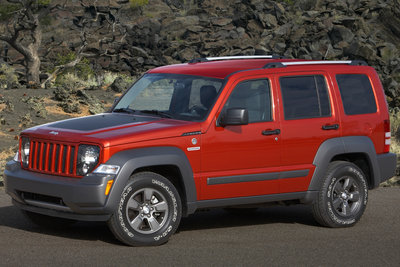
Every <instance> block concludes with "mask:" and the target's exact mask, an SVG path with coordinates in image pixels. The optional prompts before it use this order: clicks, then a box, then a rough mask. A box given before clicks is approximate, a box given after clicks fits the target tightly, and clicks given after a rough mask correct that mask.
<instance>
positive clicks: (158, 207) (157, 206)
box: [153, 201, 168, 211]
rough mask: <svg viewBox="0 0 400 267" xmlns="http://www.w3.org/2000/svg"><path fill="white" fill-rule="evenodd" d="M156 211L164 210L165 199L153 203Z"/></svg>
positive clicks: (165, 207)
mask: <svg viewBox="0 0 400 267" xmlns="http://www.w3.org/2000/svg"><path fill="white" fill-rule="evenodd" d="M153 207H154V208H155V210H156V211H166V210H167V209H168V204H167V202H165V201H162V202H159V203H157V204H155V205H153Z"/></svg>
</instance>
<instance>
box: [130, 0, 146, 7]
mask: <svg viewBox="0 0 400 267" xmlns="http://www.w3.org/2000/svg"><path fill="white" fill-rule="evenodd" d="M129 4H130V5H131V8H140V7H143V6H145V5H147V4H149V0H129Z"/></svg>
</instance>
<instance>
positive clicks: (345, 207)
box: [342, 201, 350, 216]
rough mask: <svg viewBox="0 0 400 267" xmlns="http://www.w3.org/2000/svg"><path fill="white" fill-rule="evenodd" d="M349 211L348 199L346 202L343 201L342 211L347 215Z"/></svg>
mask: <svg viewBox="0 0 400 267" xmlns="http://www.w3.org/2000/svg"><path fill="white" fill-rule="evenodd" d="M349 212H350V206H349V203H347V201H345V202H343V209H342V213H343V215H344V216H347V215H348V213H349Z"/></svg>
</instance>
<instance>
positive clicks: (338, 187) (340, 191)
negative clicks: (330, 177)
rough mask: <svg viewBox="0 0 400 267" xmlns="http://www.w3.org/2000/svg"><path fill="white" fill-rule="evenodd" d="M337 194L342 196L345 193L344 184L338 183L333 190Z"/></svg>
mask: <svg viewBox="0 0 400 267" xmlns="http://www.w3.org/2000/svg"><path fill="white" fill-rule="evenodd" d="M333 190H334V191H335V193H336V194H338V195H339V194H341V193H342V192H343V186H342V183H341V182H340V181H339V182H337V183H336V185H335V188H334V189H333Z"/></svg>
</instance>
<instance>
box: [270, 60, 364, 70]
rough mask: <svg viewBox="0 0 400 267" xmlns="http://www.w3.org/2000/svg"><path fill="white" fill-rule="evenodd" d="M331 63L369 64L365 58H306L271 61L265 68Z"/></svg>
mask: <svg viewBox="0 0 400 267" xmlns="http://www.w3.org/2000/svg"><path fill="white" fill-rule="evenodd" d="M329 64H347V65H352V66H368V64H367V63H366V62H365V61H364V60H314V61H312V60H310V61H308V60H304V61H289V62H270V63H267V64H266V65H265V66H264V69H274V68H284V67H287V66H301V65H329Z"/></svg>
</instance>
